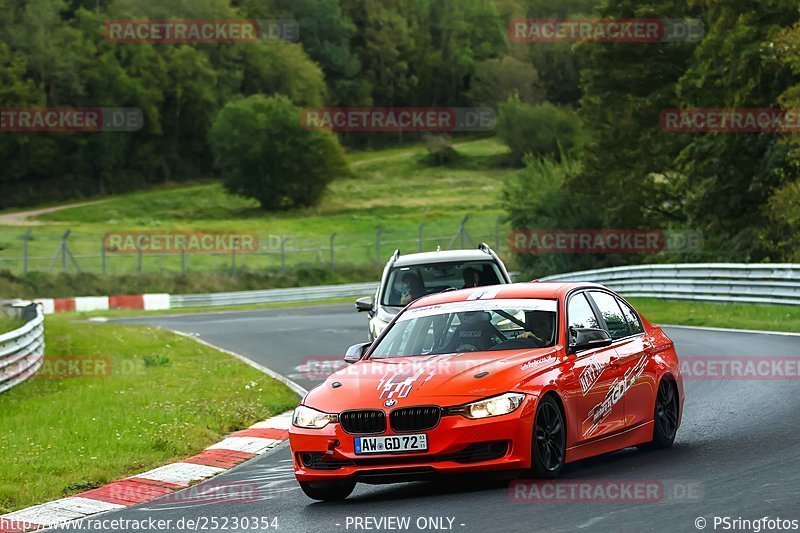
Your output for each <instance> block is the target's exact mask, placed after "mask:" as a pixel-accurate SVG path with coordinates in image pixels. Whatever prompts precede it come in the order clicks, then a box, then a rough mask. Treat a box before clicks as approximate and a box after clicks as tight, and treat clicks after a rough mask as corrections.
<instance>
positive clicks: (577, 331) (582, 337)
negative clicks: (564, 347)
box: [569, 328, 614, 353]
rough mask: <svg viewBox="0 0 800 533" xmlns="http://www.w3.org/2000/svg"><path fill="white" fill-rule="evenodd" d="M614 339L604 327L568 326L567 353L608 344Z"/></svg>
mask: <svg viewBox="0 0 800 533" xmlns="http://www.w3.org/2000/svg"><path fill="white" fill-rule="evenodd" d="M612 342H614V340H613V339H612V338H611V335H609V334H608V332H607V331H606V330H604V329H597V328H569V353H575V352H580V351H583V350H589V349H592V348H602V347H604V346H610V345H611V343H612Z"/></svg>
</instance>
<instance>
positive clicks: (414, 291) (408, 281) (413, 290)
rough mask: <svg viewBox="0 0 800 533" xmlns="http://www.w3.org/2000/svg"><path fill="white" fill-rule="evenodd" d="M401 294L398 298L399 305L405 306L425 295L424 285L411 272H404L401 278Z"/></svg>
mask: <svg viewBox="0 0 800 533" xmlns="http://www.w3.org/2000/svg"><path fill="white" fill-rule="evenodd" d="M402 282H403V294H402V296H400V303H401V304H402V305H406V304H408V303H411V302H413V301H414V300H416V299H417V298H419V297H420V296H424V295H425V285H423V284H422V282H421V281H420V280H419V278H418V277H417V276H415V275H414V274H412V273H411V272H406V273H405V274H403V277H402Z"/></svg>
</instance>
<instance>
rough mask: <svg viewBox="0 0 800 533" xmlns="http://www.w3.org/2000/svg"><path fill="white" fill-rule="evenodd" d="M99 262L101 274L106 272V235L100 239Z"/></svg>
mask: <svg viewBox="0 0 800 533" xmlns="http://www.w3.org/2000/svg"><path fill="white" fill-rule="evenodd" d="M100 262H101V263H102V269H103V275H104V276H105V274H106V236H105V235H103V237H101V239H100Z"/></svg>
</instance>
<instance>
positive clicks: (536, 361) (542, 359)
mask: <svg viewBox="0 0 800 533" xmlns="http://www.w3.org/2000/svg"><path fill="white" fill-rule="evenodd" d="M551 359H555V357H553V356H552V355H545V356H542V357H538V358H536V359H531V360H530V361H528V362H527V363H523V364H522V366H521V367H519V369H520V370H528V369H531V368H533V367H535V366H536V365H538V364H539V363H544V362H545V361H549V360H551Z"/></svg>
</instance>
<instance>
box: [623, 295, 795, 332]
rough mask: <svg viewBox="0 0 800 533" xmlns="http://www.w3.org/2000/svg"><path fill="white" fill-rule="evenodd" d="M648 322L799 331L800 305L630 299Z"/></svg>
mask: <svg viewBox="0 0 800 533" xmlns="http://www.w3.org/2000/svg"><path fill="white" fill-rule="evenodd" d="M630 301H631V303H632V304H633V305H634V306H636V308H637V309H638V310H639V311H640V312H641V313H642V314H643V315H644V316H645V317H647V319H648V320H649V321H651V322H654V323H656V324H674V325H681V326H705V327H715V328H733V329H760V330H765V331H789V332H800V306H791V305H759V304H726V303H713V302H695V301H682V300H661V299H659V298H630Z"/></svg>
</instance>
